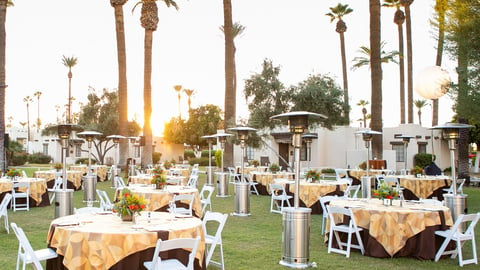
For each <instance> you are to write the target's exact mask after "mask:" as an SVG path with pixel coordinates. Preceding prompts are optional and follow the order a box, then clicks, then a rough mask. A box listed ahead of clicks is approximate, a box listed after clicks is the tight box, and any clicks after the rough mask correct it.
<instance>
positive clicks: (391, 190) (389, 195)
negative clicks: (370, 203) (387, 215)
mask: <svg viewBox="0 0 480 270" xmlns="http://www.w3.org/2000/svg"><path fill="white" fill-rule="evenodd" d="M373 196H374V197H377V198H379V199H380V200H383V204H384V205H387V206H388V205H392V200H393V199H394V198H396V197H398V196H399V193H398V190H397V188H396V187H392V186H390V185H389V184H388V183H385V182H383V183H381V184H380V186H379V187H378V189H374V190H373Z"/></svg>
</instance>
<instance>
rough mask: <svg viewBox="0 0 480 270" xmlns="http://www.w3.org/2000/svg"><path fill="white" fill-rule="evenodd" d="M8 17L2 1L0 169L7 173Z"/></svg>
mask: <svg viewBox="0 0 480 270" xmlns="http://www.w3.org/2000/svg"><path fill="white" fill-rule="evenodd" d="M6 17H7V1H0V135H1V136H0V169H1V170H3V171H5V169H6V160H5V147H4V141H5V137H4V134H5V89H6V88H7V86H6V85H5V82H6V73H5V52H6V42H5V39H6V33H5V21H6Z"/></svg>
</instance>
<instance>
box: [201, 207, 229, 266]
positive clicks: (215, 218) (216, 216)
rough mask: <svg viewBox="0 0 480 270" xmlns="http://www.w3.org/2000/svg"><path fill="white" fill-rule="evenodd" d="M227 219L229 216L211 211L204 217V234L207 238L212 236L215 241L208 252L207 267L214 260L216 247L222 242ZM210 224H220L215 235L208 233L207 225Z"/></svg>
mask: <svg viewBox="0 0 480 270" xmlns="http://www.w3.org/2000/svg"><path fill="white" fill-rule="evenodd" d="M227 218H228V215H227V214H222V213H219V212H210V211H207V212H206V213H205V216H204V217H203V222H202V226H203V232H204V234H205V238H206V237H207V236H210V237H212V238H213V241H212V243H211V245H210V248H209V249H208V250H206V254H207V258H206V259H205V261H206V265H208V264H209V262H210V260H211V259H212V255H213V251H214V250H215V246H216V245H217V244H218V243H221V242H222V231H223V227H225V223H227ZM208 222H216V223H218V224H217V230H216V231H215V234H209V233H208V231H207V223H208Z"/></svg>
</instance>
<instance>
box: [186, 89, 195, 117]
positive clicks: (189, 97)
mask: <svg viewBox="0 0 480 270" xmlns="http://www.w3.org/2000/svg"><path fill="white" fill-rule="evenodd" d="M183 92H185V94H186V95H187V97H188V111H189V112H190V109H191V105H192V104H191V100H190V99H191V98H192V95H193V94H194V93H195V90H193V89H183Z"/></svg>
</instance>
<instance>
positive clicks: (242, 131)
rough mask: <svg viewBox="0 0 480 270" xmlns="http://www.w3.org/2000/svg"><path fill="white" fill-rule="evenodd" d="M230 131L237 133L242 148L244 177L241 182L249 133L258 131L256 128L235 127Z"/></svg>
mask: <svg viewBox="0 0 480 270" xmlns="http://www.w3.org/2000/svg"><path fill="white" fill-rule="evenodd" d="M228 130H230V131H234V132H236V133H237V138H238V139H239V140H240V147H241V148H242V160H241V166H242V175H241V177H240V178H241V179H240V180H242V181H243V180H244V179H243V177H244V176H243V168H244V166H245V164H244V161H243V158H244V157H245V141H246V140H247V139H248V133H249V132H255V131H257V130H256V129H254V128H251V127H234V128H229V129H228Z"/></svg>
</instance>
